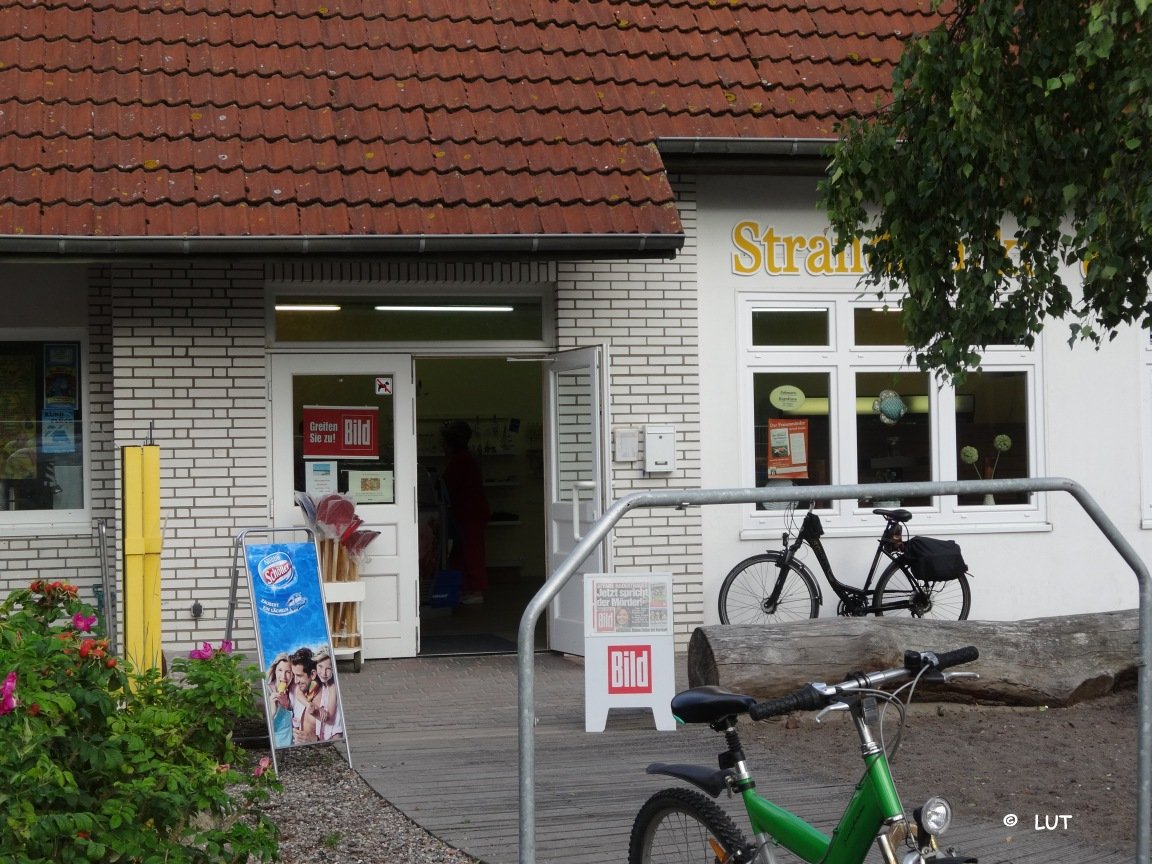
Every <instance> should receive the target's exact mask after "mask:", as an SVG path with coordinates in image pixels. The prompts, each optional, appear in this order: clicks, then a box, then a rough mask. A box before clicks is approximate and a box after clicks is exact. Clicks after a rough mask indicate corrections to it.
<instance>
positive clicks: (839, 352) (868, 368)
mask: <svg viewBox="0 0 1152 864" xmlns="http://www.w3.org/2000/svg"><path fill="white" fill-rule="evenodd" d="M740 319H741V320H740V330H741V348H742V352H741V354H742V358H743V367H744V368H743V375H744V382H745V383H744V393H745V396H744V399H743V400H742V403H743V404H742V423H743V429H744V432H743V435H742V439H743V440H742V443H741V446H742V452H743V454H744V459H743V464H744V465H745V473H746V481H748V483H749V485H755V486H764V485H772V484H783V485H789V484H791V485H796V486H803V485H824V484H855V483H867V484H877V489H876V492H875V494H874V495H872V496H870V497H868V498H864V499H860V500H859V501H857V502H856V507H857V508H863V509H871V508H872V507H877V506H903V507H910V508H922V511H921V512H923V514H924V515H923V516H922V517H918V519H919V520H921V521H923V520H924V519H925V518H926V519H928V520H930V521H937V522H948V521H952V519H953V518H959V516H960V514H963V517H962V518H963V520H964V521H965V522H966V523H969V524H971V523H973V522H978V523H986V522H992V523H995V522H1003V521H1016V520H1019V519H1020V518H1021V514H1022V513H1024V512H1026V511H1034V510H1035V502H1034V496H1031V495H1029V494H1026V493H1015V494H1011V495H997V496H995V497H991V496H984V495H962V496H958V497H957V496H940V497H938V498H935V499H930V498H926V497H923V498H914V499H907V500H899V499H896V498H895V497H894V496H890V495H886V494H885V492H884V485H885V484H889V483H895V482H916V481H930V480H956V479H962V480H963V479H972V480H974V479H990V478H993V477H994V478H1012V477H1029V476H1037V466H1039V465H1040V464H1042V460H1041V454H1040V452H1039V447H1040V442H1041V441H1042V440H1043V436H1042V435H1041V434H1040V429H1039V424H1040V417H1041V412H1040V411H1039V407H1038V405H1037V397H1038V394H1039V393H1040V392H1041V388H1040V382H1039V375H1040V370H1039V362H1038V357H1037V356H1036V352H1035V351H1027V350H1023V349H1020V348H1017V347H1013V346H995V347H991V348H989V349H988V350H987V351H985V352H984V360H983V365H982V368H981V370H980V371H979V372H973V373H970V374H969V375H968V377H967V379H966V380H965V381H964V382H963V383H961V384H950V383H949V384H942V383H941V382H940V381H938V380H937V379H936V378H935V376H933V375H932V374H930V373H926V372H921V371H920V370H918V369H917V368H915V367H914V366H909V365H908V364H907V363H906V362H905V358H906V356H907V354H908V348H907V345H906V340H905V337H904V332H903V327H902V325H901V318H900V315H899V312H898V310H897V309H896V308H895V307H893V308H891V309H888V308H878V307H876V305H875V304H874V303H871V304H870V303H868V302H866V301H865V300H863V299H862V298H861V297H860V296H859V295H858V294H853V295H851V296H849V295H835V294H820V295H816V294H812V295H808V294H805V295H803V296H799V295H794V296H787V295H781V294H749V295H744V296H743V297H742V298H741V303H740ZM830 506H833V509H840V510H841V511H842V512H845V513H849V512H851V511H852V509H853V508H852V507H851V504H850V503H849V502H840V503H839V504H835V505H830ZM771 510H772V506H771V505H764V506H763V507H762V508H760V509H758V510H757V511H756V512H755V513H753V515H752V517H751V518H752V519H753V523H754V524H755V523H756V522H758V521H762V520H768V519H771V518H772V514H771Z"/></svg>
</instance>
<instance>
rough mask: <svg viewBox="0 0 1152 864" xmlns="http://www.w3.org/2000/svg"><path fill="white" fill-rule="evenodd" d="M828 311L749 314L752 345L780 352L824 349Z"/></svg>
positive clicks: (780, 311) (827, 337)
mask: <svg viewBox="0 0 1152 864" xmlns="http://www.w3.org/2000/svg"><path fill="white" fill-rule="evenodd" d="M828 342H829V333H828V310H827V309H761V310H758V311H755V312H753V313H752V344H753V345H755V346H757V347H761V346H763V347H765V348H781V347H789V346H797V345H815V346H821V345H827V344H828Z"/></svg>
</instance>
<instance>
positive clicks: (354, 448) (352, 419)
mask: <svg viewBox="0 0 1152 864" xmlns="http://www.w3.org/2000/svg"><path fill="white" fill-rule="evenodd" d="M303 433H304V443H303V453H304V458H305V459H379V458H380V435H379V433H380V409H379V408H377V407H375V406H374V405H363V406H338V405H305V406H304V408H303Z"/></svg>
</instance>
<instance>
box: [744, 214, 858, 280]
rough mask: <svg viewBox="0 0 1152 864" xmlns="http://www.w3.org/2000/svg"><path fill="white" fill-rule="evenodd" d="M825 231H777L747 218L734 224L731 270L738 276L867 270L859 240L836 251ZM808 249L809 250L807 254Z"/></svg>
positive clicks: (846, 272)
mask: <svg viewBox="0 0 1152 864" xmlns="http://www.w3.org/2000/svg"><path fill="white" fill-rule="evenodd" d="M834 245H835V241H834V240H833V239H832V238H831V237H828V236H827V235H826V234H811V235H807V234H778V233H777V232H776V226H775V225H765V226H761V224H760V223H759V222H755V221H753V220H751V219H745V220H743V221H741V222H737V223H736V224H735V225H734V226H733V227H732V246H733V247H734V249H735V251H734V252H733V254H732V258H731V261H732V272H733V273H735V274H736V275H737V276H754V275H756V274H757V273H761V272H763V273H767V274H768V275H769V276H800V275H803V274H807V275H809V276H834V275H842V274H849V275H857V276H858V275H861V274H863V273H864V256H863V254H862V252H861V249H860V241H859V240H853V241H852V242H851V243H850V244H849V245H848V246H847V247H846V248H845V249H844V250H843V251H842V252H840V254H838V255H834V254H833V252H832V247H833V246H834ZM805 253H807V254H805Z"/></svg>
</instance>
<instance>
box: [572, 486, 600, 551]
mask: <svg viewBox="0 0 1152 864" xmlns="http://www.w3.org/2000/svg"><path fill="white" fill-rule="evenodd" d="M595 488H596V481H594V480H577V481H576V482H575V483H573V484H572V539H573V540H580V539H581V538H582V537H583V535H582V534H581V533H580V490H581V489H595Z"/></svg>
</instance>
